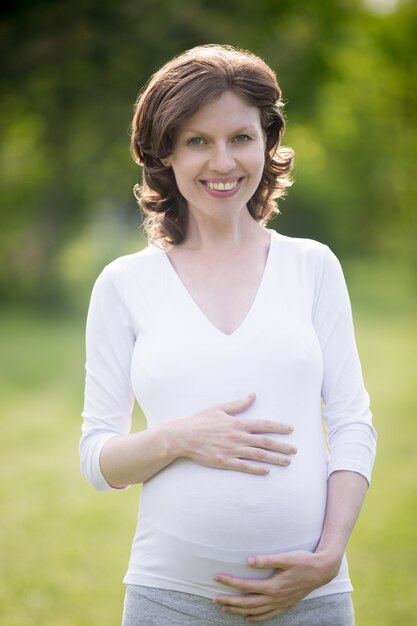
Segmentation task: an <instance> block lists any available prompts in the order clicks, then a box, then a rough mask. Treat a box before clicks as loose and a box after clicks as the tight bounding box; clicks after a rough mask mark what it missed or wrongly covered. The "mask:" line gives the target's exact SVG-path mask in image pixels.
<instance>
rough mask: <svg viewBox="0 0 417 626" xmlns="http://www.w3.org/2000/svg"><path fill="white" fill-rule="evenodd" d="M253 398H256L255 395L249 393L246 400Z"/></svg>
mask: <svg viewBox="0 0 417 626" xmlns="http://www.w3.org/2000/svg"><path fill="white" fill-rule="evenodd" d="M255 396H256V393H250V394H249V395H248V398H254V397H255Z"/></svg>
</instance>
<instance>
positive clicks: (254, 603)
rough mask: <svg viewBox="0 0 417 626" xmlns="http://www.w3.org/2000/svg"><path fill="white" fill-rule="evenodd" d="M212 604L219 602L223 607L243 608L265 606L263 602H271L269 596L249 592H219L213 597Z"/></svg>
mask: <svg viewBox="0 0 417 626" xmlns="http://www.w3.org/2000/svg"><path fill="white" fill-rule="evenodd" d="M213 602H214V604H219V605H221V606H223V607H231V606H233V607H240V608H245V609H254V608H259V607H260V606H265V604H270V603H271V598H270V597H269V596H265V595H261V594H257V593H250V594H244V595H240V594H239V595H238V594H221V595H219V596H215V597H214V598H213Z"/></svg>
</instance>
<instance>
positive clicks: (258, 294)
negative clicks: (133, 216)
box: [151, 228, 275, 339]
mask: <svg viewBox="0 0 417 626" xmlns="http://www.w3.org/2000/svg"><path fill="white" fill-rule="evenodd" d="M266 230H267V231H268V232H269V237H270V239H269V247H268V253H267V258H266V262H265V266H264V271H263V274H262V277H261V279H260V281H259V283H258V287H257V289H256V292H255V296H254V298H253V300H252V302H251V304H250V306H249V308H248V310H247V312H246V314H245V315H244V317H243V319H242V320H241V322H240V323H239V325H238V326H237V327H236V328H235V329H234V330H233V332H231V333H225V332H223V331H222V330H220V328H218V327H217V326H216V325H215V324H214V323H213V322H212V321H211V320H210V319H209V317H208V316H207V315H206V314H205V312H204V311H203V309H202V308H201V307H200V306H199V305H198V304H197V302H196V301H195V300H194V298H193V296H192V295H191V293H190V291H189V290H188V288H187V287H186V286H185V283H184V282H183V280H182V279H181V277H180V275H179V274H178V272H177V270H176V269H175V267H174V265H173V264H172V262H171V259H170V258H169V256H168V253H167V252H166V251H165V250H163V249H162V248H160V247H159V246H155V244H151V245H153V246H154V247H156V248H157V249H158V250H159V251H160V252H161V253H162V256H163V257H164V261H165V264H166V267H167V271H168V273H169V274H170V275H171V276H172V277H173V279H174V281H175V282H176V283H177V285H178V286H179V288H180V291H181V293H182V295H183V298H185V300H186V301H187V302H188V303H189V304H191V306H192V308H193V309H194V311H195V312H196V313H197V315H198V316H199V317H200V318H201V319H202V320H203V321H204V323H205V324H206V325H208V326H209V327H210V328H211V329H212V330H213V331H214V332H215V333H216V334H218V335H220V336H221V337H225V338H226V339H227V338H232V337H235V336H236V335H238V334H240V332H242V330H243V329H244V328H245V326H246V325H247V324H248V322H249V320H250V318H251V317H252V315H253V314H254V310H255V308H256V307H257V305H258V302H259V301H260V299H261V296H262V292H263V290H264V288H265V283H266V281H267V276H268V274H269V271H270V270H269V268H270V265H271V263H272V261H271V257H272V248H273V243H274V232H275V231H274V230H273V229H272V228H267V229H266Z"/></svg>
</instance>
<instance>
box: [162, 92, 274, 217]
mask: <svg viewBox="0 0 417 626" xmlns="http://www.w3.org/2000/svg"><path fill="white" fill-rule="evenodd" d="M163 163H164V164H165V165H167V166H171V167H172V169H173V172H174V175H175V179H176V182H177V186H178V189H179V190H180V192H181V194H182V195H183V196H184V198H185V199H186V200H187V202H188V208H189V210H190V211H192V212H193V214H194V215H195V216H196V217H197V216H198V214H201V213H204V214H206V215H209V216H211V217H222V216H224V217H229V216H231V215H232V214H233V213H236V211H240V210H241V209H242V208H244V207H245V206H246V204H247V202H248V200H250V198H251V197H252V196H253V194H254V193H255V191H256V189H257V187H258V185H259V183H260V181H261V178H262V173H263V168H264V163H265V139H264V133H263V129H262V125H261V117H260V111H259V109H258V108H256V107H253V106H250V105H248V104H247V103H246V102H245V101H244V100H243V99H242V98H240V97H239V96H237V95H236V94H234V93H233V92H231V91H225V92H224V93H223V94H222V95H221V96H220V97H219V98H217V99H216V100H213V101H212V102H209V103H208V104H206V105H204V106H202V107H201V108H200V109H199V110H198V111H197V112H196V113H195V114H194V115H192V116H191V117H189V118H188V119H187V120H186V121H185V122H184V123H183V124H182V125H181V126H180V127H179V128H178V129H177V132H176V135H175V139H174V148H173V152H172V154H171V155H170V156H169V157H167V158H166V159H163Z"/></svg>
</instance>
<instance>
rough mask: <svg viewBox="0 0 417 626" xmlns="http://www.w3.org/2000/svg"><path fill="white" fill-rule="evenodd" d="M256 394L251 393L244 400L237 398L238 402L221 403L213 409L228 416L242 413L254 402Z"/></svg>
mask: <svg viewBox="0 0 417 626" xmlns="http://www.w3.org/2000/svg"><path fill="white" fill-rule="evenodd" d="M255 398H256V394H255V393H251V394H249V395H248V396H245V397H244V398H239V400H231V401H230V402H222V403H221V404H216V405H215V408H216V409H219V410H220V411H224V413H227V414H228V415H236V414H237V413H240V412H241V411H244V410H245V409H247V408H248V407H250V405H251V404H253V402H254V401H255Z"/></svg>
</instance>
